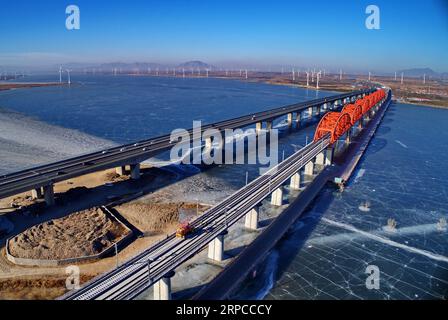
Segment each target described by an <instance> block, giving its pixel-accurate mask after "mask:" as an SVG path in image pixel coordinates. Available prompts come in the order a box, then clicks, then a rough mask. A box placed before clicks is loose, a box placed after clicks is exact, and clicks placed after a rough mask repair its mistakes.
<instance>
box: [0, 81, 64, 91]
mask: <svg viewBox="0 0 448 320" xmlns="http://www.w3.org/2000/svg"><path fill="white" fill-rule="evenodd" d="M63 85H64V84H63V83H59V82H30V83H18V82H15V83H0V91H7V90H14V89H23V88H40V87H55V86H63Z"/></svg>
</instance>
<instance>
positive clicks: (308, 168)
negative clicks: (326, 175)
mask: <svg viewBox="0 0 448 320" xmlns="http://www.w3.org/2000/svg"><path fill="white" fill-rule="evenodd" d="M305 175H307V176H312V175H314V160H311V161H310V162H308V163H307V164H306V165H305Z"/></svg>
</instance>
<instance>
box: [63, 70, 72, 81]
mask: <svg viewBox="0 0 448 320" xmlns="http://www.w3.org/2000/svg"><path fill="white" fill-rule="evenodd" d="M65 71H67V77H68V82H67V83H68V85H71V84H72V81H71V79H70V70H68V69H66V70H65Z"/></svg>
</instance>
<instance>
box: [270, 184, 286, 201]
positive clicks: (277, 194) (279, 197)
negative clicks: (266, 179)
mask: <svg viewBox="0 0 448 320" xmlns="http://www.w3.org/2000/svg"><path fill="white" fill-rule="evenodd" d="M271 204H272V205H273V206H281V205H282V204H283V189H282V187H279V188H277V189H276V190H274V192H272V194H271Z"/></svg>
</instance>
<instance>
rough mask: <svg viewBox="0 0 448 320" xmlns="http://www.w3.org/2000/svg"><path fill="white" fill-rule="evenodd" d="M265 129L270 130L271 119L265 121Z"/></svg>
mask: <svg viewBox="0 0 448 320" xmlns="http://www.w3.org/2000/svg"><path fill="white" fill-rule="evenodd" d="M266 130H268V131H271V130H272V120H268V121H266Z"/></svg>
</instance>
